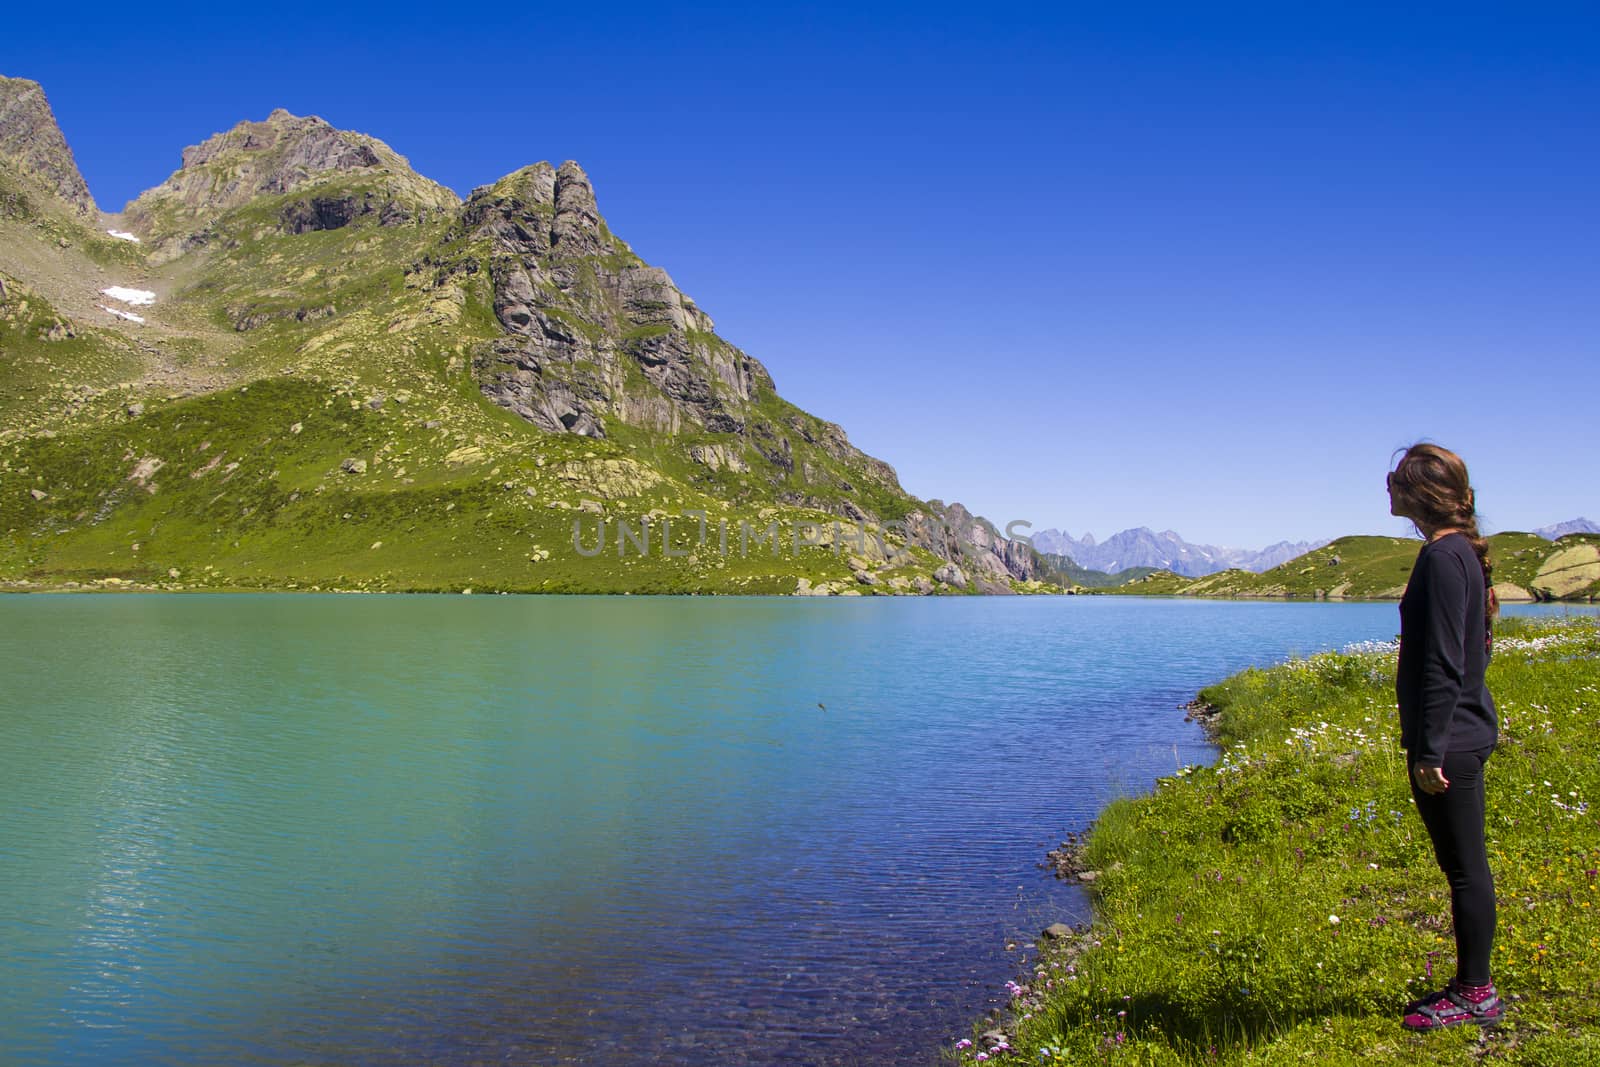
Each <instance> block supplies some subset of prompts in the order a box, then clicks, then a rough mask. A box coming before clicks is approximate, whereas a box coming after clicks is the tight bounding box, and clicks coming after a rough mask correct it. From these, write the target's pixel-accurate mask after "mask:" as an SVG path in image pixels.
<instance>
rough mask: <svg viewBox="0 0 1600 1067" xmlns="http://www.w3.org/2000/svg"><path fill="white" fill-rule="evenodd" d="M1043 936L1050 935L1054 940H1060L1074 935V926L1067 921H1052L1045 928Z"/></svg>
mask: <svg viewBox="0 0 1600 1067" xmlns="http://www.w3.org/2000/svg"><path fill="white" fill-rule="evenodd" d="M1040 936H1041V937H1048V938H1049V939H1051V940H1052V941H1059V940H1062V939H1064V938H1068V937H1071V936H1072V927H1070V926H1068V925H1067V924H1066V923H1051V924H1050V925H1049V926H1046V927H1045V928H1044V931H1043V933H1041V935H1040Z"/></svg>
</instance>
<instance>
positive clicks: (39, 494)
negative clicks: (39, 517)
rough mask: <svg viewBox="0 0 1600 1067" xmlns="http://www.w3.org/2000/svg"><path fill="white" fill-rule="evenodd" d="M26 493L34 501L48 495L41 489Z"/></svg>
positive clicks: (30, 490)
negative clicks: (31, 496)
mask: <svg viewBox="0 0 1600 1067" xmlns="http://www.w3.org/2000/svg"><path fill="white" fill-rule="evenodd" d="M28 492H29V493H31V494H32V495H33V499H35V500H43V499H44V498H45V497H47V496H49V495H50V494H49V493H46V492H45V491H44V490H43V489H29V490H28Z"/></svg>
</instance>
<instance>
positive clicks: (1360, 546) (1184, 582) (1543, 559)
mask: <svg viewBox="0 0 1600 1067" xmlns="http://www.w3.org/2000/svg"><path fill="white" fill-rule="evenodd" d="M1421 547H1422V546H1421V543H1420V542H1418V541H1415V540H1411V539H1408V538H1400V537H1341V538H1339V539H1338V540H1337V541H1334V542H1332V543H1331V544H1328V545H1324V546H1323V547H1322V548H1319V549H1316V550H1314V551H1311V552H1308V553H1306V554H1305V555H1303V556H1299V557H1296V558H1295V559H1292V560H1290V561H1289V562H1287V563H1284V564H1282V565H1280V566H1277V567H1274V568H1272V569H1271V570H1268V571H1263V572H1262V573H1260V574H1252V573H1250V572H1249V571H1242V570H1227V571H1221V572H1218V573H1217V574H1211V575H1207V576H1206V577H1204V578H1186V577H1184V576H1182V575H1177V574H1173V573H1172V572H1171V571H1156V572H1154V573H1152V574H1148V575H1146V576H1144V577H1142V578H1135V579H1133V580H1132V581H1130V582H1127V583H1126V584H1124V585H1120V586H1118V587H1116V588H1115V589H1113V590H1109V591H1110V592H1116V593H1135V594H1140V595H1145V596H1150V595H1164V596H1200V597H1308V598H1314V599H1328V600H1362V599H1398V598H1399V597H1400V595H1401V594H1402V593H1404V592H1405V587H1406V581H1407V580H1408V579H1409V578H1410V576H1411V565H1412V564H1413V563H1414V562H1415V561H1416V558H1417V550H1418V549H1419V548H1421ZM1489 560H1490V562H1491V563H1492V564H1493V566H1494V574H1493V576H1494V583H1495V584H1494V588H1495V592H1496V594H1497V595H1498V596H1499V598H1500V599H1501V600H1502V601H1504V602H1512V601H1519V600H1582V599H1588V600H1594V599H1596V598H1600V534H1567V535H1566V536H1565V537H1562V538H1560V539H1558V540H1555V541H1547V540H1545V539H1544V538H1542V537H1539V536H1537V535H1535V534H1530V533H1499V534H1494V535H1493V536H1491V537H1490V538H1489Z"/></svg>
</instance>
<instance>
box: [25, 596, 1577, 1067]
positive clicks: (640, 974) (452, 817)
mask: <svg viewBox="0 0 1600 1067" xmlns="http://www.w3.org/2000/svg"><path fill="white" fill-rule="evenodd" d="M1533 610H1537V609H1530V608H1520V609H1508V613H1510V612H1516V613H1524V612H1528V611H1533ZM1557 610H1558V611H1559V610H1560V609H1557ZM1398 628H1399V616H1398V613H1397V611H1396V607H1395V605H1394V604H1392V603H1384V604H1337V603H1334V604H1329V603H1320V604H1314V603H1280V602H1268V603H1250V602H1212V601H1189V600H1159V599H1148V600H1146V599H1129V598H1111V597H1048V598H1046V597H972V598H920V597H882V598H861V599H827V600H813V599H809V598H759V597H750V598H743V597H669V598H655V597H648V598H647V597H549V598H544V597H485V596H476V597H462V596H336V595H323V596H317V595H278V594H243V595H97V596H88V595H28V596H23V595H8V596H0V634H3V635H4V640H3V645H0V671H3V677H4V679H5V684H4V686H3V688H0V804H3V810H4V813H5V817H4V819H3V821H0V869H3V871H4V877H3V879H0V939H3V952H0V1062H4V1063H6V1064H16V1065H35V1064H51V1065H54V1064H102V1063H117V1064H123V1063H159V1064H167V1065H191V1064H193V1065H200V1064H222V1063H227V1064H263V1065H265V1064H274V1065H276V1064H283V1065H288V1064H319V1065H320V1064H330V1065H331V1064H374V1065H401V1064H405V1065H412V1064H450V1065H459V1064H473V1063H497V1064H501V1063H511V1064H567V1063H573V1064H596V1065H607V1067H610V1065H634V1064H657V1063H659V1064H683V1065H696V1067H698V1065H709V1064H719V1065H720V1064H804V1065H835V1064H837V1065H848V1064H875V1065H876V1064H913V1065H915V1064H925V1063H934V1062H936V1061H937V1059H938V1053H939V1049H940V1048H941V1047H943V1046H946V1045H948V1044H949V1043H950V1042H951V1041H953V1040H954V1039H955V1038H957V1037H961V1036H965V1035H966V1034H967V1029H968V1025H969V1023H970V1022H971V1021H972V1020H973V1019H975V1018H976V1017H977V1016H978V1015H979V1014H981V1013H982V1012H983V1011H984V1010H986V1009H987V1008H989V1007H992V1006H996V1005H999V1004H1002V1003H1003V1002H1004V1001H1005V991H1004V988H1003V987H1004V983H1005V981H1006V980H1007V979H1009V978H1013V977H1015V976H1016V975H1017V966H1018V961H1019V958H1020V957H1019V950H1012V951H1009V952H1008V951H1007V949H1006V943H1007V940H1008V939H1010V940H1013V941H1016V942H1018V943H1019V944H1024V943H1026V942H1027V941H1030V940H1031V939H1032V936H1033V935H1034V934H1035V933H1036V932H1037V931H1038V930H1039V929H1041V928H1042V927H1043V926H1045V925H1047V924H1048V923H1050V922H1054V921H1057V920H1063V921H1068V922H1072V921H1079V920H1082V919H1084V918H1086V917H1087V910H1086V906H1085V902H1084V900H1083V898H1082V897H1081V895H1080V894H1079V892H1078V891H1077V890H1076V889H1074V888H1071V887H1068V886H1065V885H1063V884H1061V883H1058V882H1057V881H1056V880H1055V879H1054V878H1053V877H1052V876H1051V875H1050V874H1049V873H1048V872H1047V871H1046V870H1044V869H1043V868H1042V867H1041V864H1042V862H1043V860H1044V855H1045V852H1046V851H1047V850H1048V849H1049V848H1051V847H1053V846H1054V845H1056V844H1057V843H1059V842H1060V840H1061V838H1062V837H1063V836H1064V835H1065V834H1066V833H1067V832H1069V831H1074V830H1081V829H1083V828H1084V827H1085V826H1086V825H1087V824H1088V823H1089V822H1090V820H1092V819H1093V817H1094V815H1095V812H1096V811H1097V810H1098V809H1099V808H1100V806H1101V805H1102V804H1103V803H1104V802H1105V801H1106V800H1107V799H1108V798H1109V797H1111V796H1113V795H1116V794H1117V793H1118V792H1138V791H1142V790H1144V789H1146V788H1147V787H1148V786H1149V784H1150V783H1151V780H1152V779H1153V778H1154V777H1155V776H1156V775H1160V774H1167V773H1171V772H1172V771H1173V770H1174V769H1175V768H1176V767H1177V766H1179V765H1181V764H1183V763H1189V762H1209V761H1210V760H1211V759H1212V758H1213V755H1214V753H1213V750H1212V749H1211V748H1210V747H1209V746H1207V745H1206V744H1205V743H1204V740H1203V738H1202V737H1201V735H1200V732H1199V730H1198V728H1197V727H1195V726H1194V725H1192V724H1190V723H1187V722H1185V721H1184V712H1183V711H1182V710H1181V709H1180V707H1179V705H1181V704H1183V703H1184V702H1185V701H1187V700H1189V699H1191V698H1192V697H1193V696H1194V695H1195V693H1196V692H1197V691H1198V690H1199V689H1200V688H1201V687H1203V686H1205V685H1207V684H1209V683H1211V682H1213V681H1216V680H1219V679H1221V678H1223V677H1224V676H1226V675H1228V674H1230V673H1232V672H1234V671H1236V670H1238V669H1240V668H1242V667H1244V666H1246V665H1249V664H1263V665H1264V664H1267V663H1271V662H1274V661H1277V660H1281V659H1283V658H1285V657H1287V656H1288V655H1291V654H1309V653H1312V652H1316V651H1319V650H1323V649H1328V648H1337V647H1340V646H1343V645H1345V644H1348V643H1350V642H1354V641H1361V640H1371V639H1387V638H1391V637H1393V636H1394V634H1395V633H1396V631H1397V630H1398Z"/></svg>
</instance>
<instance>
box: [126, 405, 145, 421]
mask: <svg viewBox="0 0 1600 1067" xmlns="http://www.w3.org/2000/svg"><path fill="white" fill-rule="evenodd" d="M123 410H124V411H126V412H127V413H128V416H129V417H130V418H134V419H137V418H138V417H139V416H140V415H143V414H144V404H143V403H141V402H140V401H137V400H135V401H134V402H133V403H131V404H129V405H128V406H127V407H126V408H124V409H123Z"/></svg>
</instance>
